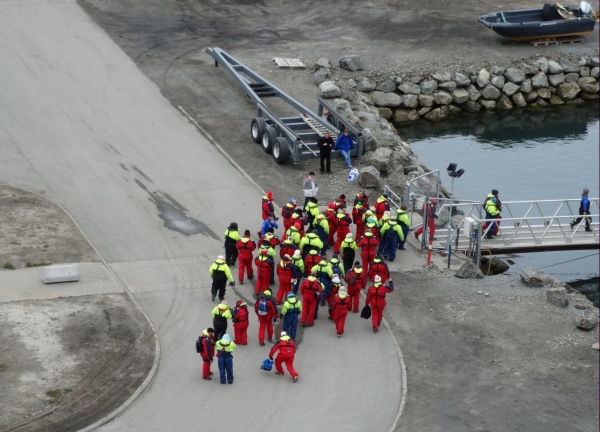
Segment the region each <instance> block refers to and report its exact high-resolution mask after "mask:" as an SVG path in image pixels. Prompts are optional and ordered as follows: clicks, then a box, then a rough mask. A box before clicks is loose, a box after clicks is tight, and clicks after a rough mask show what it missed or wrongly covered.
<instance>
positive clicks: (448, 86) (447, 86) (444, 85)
mask: <svg viewBox="0 0 600 432" xmlns="http://www.w3.org/2000/svg"><path fill="white" fill-rule="evenodd" d="M438 88H440V89H442V90H446V91H449V92H451V91H452V90H454V89H455V88H456V83H455V82H454V81H444V82H441V83H439V84H438Z"/></svg>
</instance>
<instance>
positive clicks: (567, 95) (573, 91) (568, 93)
mask: <svg viewBox="0 0 600 432" xmlns="http://www.w3.org/2000/svg"><path fill="white" fill-rule="evenodd" d="M580 91H581V89H580V88H579V86H578V85H577V83H562V84H561V85H559V86H558V88H557V89H556V95H557V96H558V97H560V98H561V99H562V100H566V101H569V100H573V99H575V98H576V97H577V95H578V94H579V92H580Z"/></svg>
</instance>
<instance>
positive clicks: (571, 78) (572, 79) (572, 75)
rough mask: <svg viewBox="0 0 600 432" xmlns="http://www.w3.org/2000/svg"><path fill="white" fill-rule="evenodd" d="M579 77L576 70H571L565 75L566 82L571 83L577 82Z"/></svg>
mask: <svg viewBox="0 0 600 432" xmlns="http://www.w3.org/2000/svg"><path fill="white" fill-rule="evenodd" d="M578 79H579V74H577V73H575V72H571V73H568V74H566V75H565V82H568V83H571V82H577V80H578Z"/></svg>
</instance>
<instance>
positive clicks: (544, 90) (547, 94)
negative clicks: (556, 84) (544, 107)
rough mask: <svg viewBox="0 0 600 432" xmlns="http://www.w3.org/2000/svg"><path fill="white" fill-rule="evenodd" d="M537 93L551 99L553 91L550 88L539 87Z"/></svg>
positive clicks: (543, 97)
mask: <svg viewBox="0 0 600 432" xmlns="http://www.w3.org/2000/svg"><path fill="white" fill-rule="evenodd" d="M537 94H538V96H539V97H541V98H542V99H550V96H552V92H551V91H550V89H548V88H540V89H537Z"/></svg>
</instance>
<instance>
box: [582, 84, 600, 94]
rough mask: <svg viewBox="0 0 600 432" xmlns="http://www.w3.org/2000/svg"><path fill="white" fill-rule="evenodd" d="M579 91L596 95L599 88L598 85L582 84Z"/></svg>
mask: <svg viewBox="0 0 600 432" xmlns="http://www.w3.org/2000/svg"><path fill="white" fill-rule="evenodd" d="M581 90H583V91H584V92H585V93H598V91H600V86H599V85H598V83H593V84H592V83H589V84H584V85H583V86H581Z"/></svg>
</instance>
